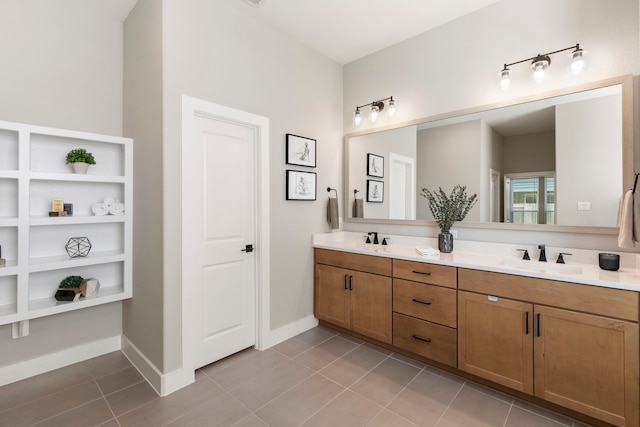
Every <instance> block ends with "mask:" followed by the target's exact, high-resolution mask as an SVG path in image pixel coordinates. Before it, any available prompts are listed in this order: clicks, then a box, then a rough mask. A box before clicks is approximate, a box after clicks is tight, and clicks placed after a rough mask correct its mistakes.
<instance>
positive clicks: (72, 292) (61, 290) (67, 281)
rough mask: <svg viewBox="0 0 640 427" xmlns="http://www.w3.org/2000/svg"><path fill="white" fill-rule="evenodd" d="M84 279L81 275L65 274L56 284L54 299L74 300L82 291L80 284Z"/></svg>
mask: <svg viewBox="0 0 640 427" xmlns="http://www.w3.org/2000/svg"><path fill="white" fill-rule="evenodd" d="M83 281H84V279H83V278H82V277H81V276H67V277H65V278H64V279H62V281H61V282H60V285H58V291H57V292H56V294H55V299H56V300H58V301H76V300H77V299H78V298H80V294H81V292H82V290H81V289H80V288H81V285H82V282H83Z"/></svg>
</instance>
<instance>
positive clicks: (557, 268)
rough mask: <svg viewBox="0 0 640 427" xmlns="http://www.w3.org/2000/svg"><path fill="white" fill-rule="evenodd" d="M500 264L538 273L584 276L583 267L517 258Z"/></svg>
mask: <svg viewBox="0 0 640 427" xmlns="http://www.w3.org/2000/svg"><path fill="white" fill-rule="evenodd" d="M500 264H501V265H504V266H508V267H514V268H519V269H522V270H527V271H534V272H538V273H564V274H582V267H580V266H577V265H570V264H557V263H553V262H540V261H534V260H531V261H527V260H522V259H515V258H505V259H504V260H503V261H502V262H501V263H500Z"/></svg>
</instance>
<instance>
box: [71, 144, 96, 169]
mask: <svg viewBox="0 0 640 427" xmlns="http://www.w3.org/2000/svg"><path fill="white" fill-rule="evenodd" d="M80 162H81V163H88V164H90V165H95V164H96V159H94V158H93V154H91V153H89V152H88V151H87V150H85V149H84V148H74V149H73V150H71V151H69V152H68V153H67V163H80Z"/></svg>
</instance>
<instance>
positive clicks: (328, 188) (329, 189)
mask: <svg viewBox="0 0 640 427" xmlns="http://www.w3.org/2000/svg"><path fill="white" fill-rule="evenodd" d="M331 191H335V192H336V199H337V198H338V190H336V189H335V188H331V187H327V193H330V192H331ZM329 198H331V196H329Z"/></svg>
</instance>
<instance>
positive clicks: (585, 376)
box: [534, 306, 640, 426]
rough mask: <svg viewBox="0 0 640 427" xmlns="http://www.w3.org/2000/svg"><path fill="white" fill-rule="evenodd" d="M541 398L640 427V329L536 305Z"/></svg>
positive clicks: (537, 385)
mask: <svg viewBox="0 0 640 427" xmlns="http://www.w3.org/2000/svg"><path fill="white" fill-rule="evenodd" d="M535 316H536V324H537V326H536V337H535V356H534V360H535V365H534V369H535V394H536V396H538V397H541V398H543V399H545V400H548V401H551V402H554V403H557V404H559V405H562V406H565V407H567V408H571V409H574V410H576V411H579V412H581V413H584V414H587V415H590V416H592V417H594V418H598V419H601V420H604V421H606V422H608V423H611V424H614V425H618V426H637V425H638V406H639V404H640V402H639V400H638V325H637V324H634V323H630V322H624V321H619V320H613V319H609V318H606V317H600V316H594V315H588V314H582V313H576V312H573V311H567V310H561V309H556V308H550V307H546V306H536V312H535Z"/></svg>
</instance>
